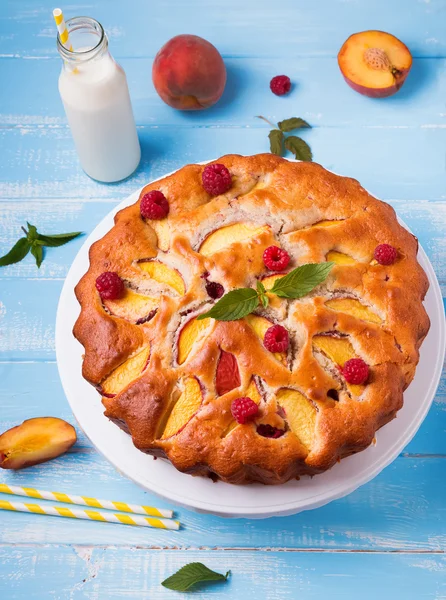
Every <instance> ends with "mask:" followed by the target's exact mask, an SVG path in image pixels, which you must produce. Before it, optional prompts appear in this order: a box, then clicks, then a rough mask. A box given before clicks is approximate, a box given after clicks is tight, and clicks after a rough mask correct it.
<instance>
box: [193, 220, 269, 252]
mask: <svg viewBox="0 0 446 600" xmlns="http://www.w3.org/2000/svg"><path fill="white" fill-rule="evenodd" d="M269 230H270V227H269V226H268V225H264V226H262V227H259V226H258V225H247V224H246V223H234V224H233V225H226V226H225V227H220V229H216V230H215V231H213V232H212V233H210V234H209V235H208V236H207V238H206V239H205V240H204V242H203V243H202V244H201V246H200V250H199V252H200V254H203V256H210V255H211V254H215V253H216V252H219V250H222V249H223V248H226V247H227V246H230V245H231V244H235V243H236V242H243V241H244V240H247V239H249V238H252V237H256V236H258V235H260V234H262V233H264V232H267V231H269Z"/></svg>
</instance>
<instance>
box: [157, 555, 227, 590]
mask: <svg viewBox="0 0 446 600" xmlns="http://www.w3.org/2000/svg"><path fill="white" fill-rule="evenodd" d="M230 572H231V571H228V572H227V573H226V575H222V574H221V573H216V572H215V571H211V569H208V568H207V567H206V565H204V564H203V563H199V562H193V563H189V564H187V565H185V566H184V567H182V568H181V569H180V570H179V571H177V572H176V573H174V574H173V575H171V576H170V577H168V578H167V579H165V580H164V581H163V582H162V583H161V585H163V586H164V587H165V588H168V589H169V590H175V591H177V592H186V591H187V590H188V589H189V588H190V587H192V586H193V585H195V584H197V583H201V582H203V581H226V580H227V578H228V576H229V574H230Z"/></svg>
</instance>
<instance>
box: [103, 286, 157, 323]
mask: <svg viewBox="0 0 446 600" xmlns="http://www.w3.org/2000/svg"><path fill="white" fill-rule="evenodd" d="M103 303H104V306H105V307H106V308H107V309H108V310H109V312H110V313H111V314H112V315H115V316H116V317H121V318H122V319H127V320H128V321H132V322H133V323H137V322H143V321H145V320H146V319H148V317H149V315H151V314H153V312H154V311H155V310H156V309H157V308H158V304H159V301H158V299H157V298H152V297H151V296H144V295H143V294H138V293H136V292H134V291H133V290H131V289H129V288H125V291H124V294H123V295H122V296H121V298H118V299H117V300H103Z"/></svg>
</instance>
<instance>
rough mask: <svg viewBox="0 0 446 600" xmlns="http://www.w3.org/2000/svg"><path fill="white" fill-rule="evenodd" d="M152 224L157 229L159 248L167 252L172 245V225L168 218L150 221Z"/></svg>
mask: <svg viewBox="0 0 446 600" xmlns="http://www.w3.org/2000/svg"><path fill="white" fill-rule="evenodd" d="M150 226H151V227H152V228H153V229H154V230H155V233H156V237H157V238H158V248H159V249H160V250H163V251H164V252H167V250H169V246H170V226H169V222H168V221H167V220H166V219H161V220H160V221H150Z"/></svg>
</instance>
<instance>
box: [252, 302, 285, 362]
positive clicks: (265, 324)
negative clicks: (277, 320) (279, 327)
mask: <svg viewBox="0 0 446 600" xmlns="http://www.w3.org/2000/svg"><path fill="white" fill-rule="evenodd" d="M245 319H246V321H247V322H248V323H249V325H250V326H251V327H252V328H253V329H254V331H255V333H256V334H257V335H258V336H259V338H260V339H261V340H262V344H263V338H264V337H265V333H266V331H267V329H269V328H270V327H272V326H273V325H274V323H271V321H269V320H268V319H266V318H265V317H259V316H258V315H252V314H251V315H248V316H247V317H245ZM273 355H274V357H275V358H276V359H277V360H278V361H280V362H281V363H282V364H284V365H286V353H285V352H274V353H273Z"/></svg>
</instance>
